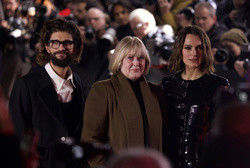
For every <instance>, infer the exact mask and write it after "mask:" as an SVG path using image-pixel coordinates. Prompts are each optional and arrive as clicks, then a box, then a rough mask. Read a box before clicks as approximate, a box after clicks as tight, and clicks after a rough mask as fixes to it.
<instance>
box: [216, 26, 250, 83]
mask: <svg viewBox="0 0 250 168" xmlns="http://www.w3.org/2000/svg"><path fill="white" fill-rule="evenodd" d="M220 45H221V48H220V51H221V50H225V51H226V55H227V61H226V63H225V65H226V67H227V68H228V70H232V71H236V72H237V74H238V79H232V78H230V80H231V81H232V82H233V83H235V84H236V85H237V84H238V83H239V82H246V79H247V78H246V76H247V73H248V69H249V65H248V64H249V63H248V62H247V61H248V60H249V57H250V51H249V50H248V49H244V45H245V46H248V45H249V42H248V40H247V37H246V34H245V33H244V32H243V31H242V30H241V29H239V28H232V29H230V30H228V31H227V32H225V33H224V34H223V35H222V36H221V39H220ZM216 53H218V50H217V51H216ZM221 55H225V54H221ZM219 56H220V54H217V55H215V58H216V60H219V59H220V58H221V57H219ZM247 59H248V60H247ZM221 75H222V74H221ZM228 75H229V76H230V73H229V74H228ZM231 75H232V77H233V73H232V74H231ZM229 82H230V81H229ZM235 84H234V86H235Z"/></svg>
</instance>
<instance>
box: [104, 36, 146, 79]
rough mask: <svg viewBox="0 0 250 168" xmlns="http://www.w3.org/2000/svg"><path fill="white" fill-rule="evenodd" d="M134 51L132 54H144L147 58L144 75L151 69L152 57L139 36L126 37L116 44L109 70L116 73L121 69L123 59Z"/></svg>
mask: <svg viewBox="0 0 250 168" xmlns="http://www.w3.org/2000/svg"><path fill="white" fill-rule="evenodd" d="M130 52H132V55H136V56H143V57H144V58H145V70H144V73H143V74H144V75H146V74H147V73H148V71H149V66H150V63H151V59H150V57H149V54H148V51H147V49H146V47H145V45H144V44H143V42H142V41H141V40H140V39H139V38H138V37H131V36H127V37H124V38H123V39H122V40H121V41H120V42H119V43H118V44H117V46H116V48H115V51H114V54H113V56H112V58H111V60H110V63H109V70H110V72H112V73H113V74H116V73H117V72H118V71H119V70H120V68H121V67H120V66H121V63H122V61H123V59H124V58H125V57H126V56H127V55H128V53H130Z"/></svg>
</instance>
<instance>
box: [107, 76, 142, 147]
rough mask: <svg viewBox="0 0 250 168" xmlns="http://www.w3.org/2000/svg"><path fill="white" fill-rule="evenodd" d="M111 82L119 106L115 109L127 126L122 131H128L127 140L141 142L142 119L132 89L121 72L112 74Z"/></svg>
mask: <svg viewBox="0 0 250 168" xmlns="http://www.w3.org/2000/svg"><path fill="white" fill-rule="evenodd" d="M111 82H112V84H113V86H114V89H115V93H116V99H117V104H118V107H119V108H120V109H119V110H117V111H121V113H122V115H123V117H124V122H125V124H126V127H127V128H126V130H124V131H129V133H127V138H128V140H127V142H134V143H135V144H141V142H143V141H144V138H143V137H144V133H143V121H142V115H141V109H140V106H139V104H138V101H137V98H136V96H135V94H134V91H133V89H132V87H131V85H130V83H129V81H128V79H127V78H126V77H125V76H124V75H123V74H122V73H121V72H118V74H117V75H115V76H114V75H113V76H112V77H111ZM129 135H133V136H129ZM128 145H130V144H128Z"/></svg>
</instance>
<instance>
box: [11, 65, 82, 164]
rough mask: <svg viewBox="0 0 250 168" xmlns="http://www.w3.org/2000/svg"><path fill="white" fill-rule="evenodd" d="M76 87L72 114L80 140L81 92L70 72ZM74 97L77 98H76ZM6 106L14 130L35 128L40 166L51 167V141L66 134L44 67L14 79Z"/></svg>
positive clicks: (67, 134)
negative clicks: (37, 135) (38, 134)
mask: <svg viewBox="0 0 250 168" xmlns="http://www.w3.org/2000/svg"><path fill="white" fill-rule="evenodd" d="M73 80H74V84H75V86H76V88H75V89H74V98H76V104H77V106H75V107H74V109H76V110H74V111H70V113H72V115H76V116H77V117H75V118H77V120H76V121H72V122H74V123H77V124H76V127H75V130H74V131H75V133H74V134H75V135H76V137H73V138H75V139H76V141H77V142H79V140H80V136H81V130H82V119H83V106H84V100H83V94H82V84H81V81H80V78H79V77H78V76H77V75H76V74H74V73H73ZM75 96H76V97H75ZM9 109H10V112H11V116H12V120H13V122H14V126H15V129H16V133H17V134H18V135H19V136H21V135H22V133H23V132H24V130H25V129H26V128H32V129H37V130H38V131H39V133H40V140H39V144H38V150H39V152H40V155H41V167H51V166H50V165H53V164H52V163H51V161H52V160H54V158H52V157H51V156H53V154H52V151H54V150H51V149H53V146H54V144H56V143H58V140H59V139H60V138H61V137H63V136H64V137H67V136H69V133H68V131H67V129H66V127H65V125H64V122H63V116H62V110H61V106H60V102H59V100H58V97H57V93H56V91H55V88H54V85H53V83H52V81H51V79H50V77H49V75H48V73H47V71H46V70H45V68H44V67H42V68H40V69H39V70H37V71H35V72H32V73H30V74H28V75H26V76H24V77H22V78H19V79H18V80H16V82H15V84H14V86H13V89H12V93H11V97H10V102H9Z"/></svg>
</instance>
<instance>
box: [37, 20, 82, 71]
mask: <svg viewBox="0 0 250 168" xmlns="http://www.w3.org/2000/svg"><path fill="white" fill-rule="evenodd" d="M55 32H67V33H69V34H71V35H72V38H73V41H74V42H75V46H74V54H73V58H72V60H71V63H73V64H77V63H79V62H80V60H81V54H82V51H83V40H82V37H81V33H80V29H79V28H78V26H77V25H76V24H75V23H74V22H73V21H71V20H66V19H63V18H55V19H51V20H49V21H47V22H45V24H44V26H43V27H42V29H41V31H40V33H39V35H40V38H39V42H40V47H39V52H38V55H37V57H36V60H37V63H38V64H39V65H40V66H44V65H45V64H47V63H48V62H49V60H50V57H49V53H48V52H47V50H46V48H45V46H46V45H48V41H49V40H50V37H51V35H52V34H53V33H55Z"/></svg>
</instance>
